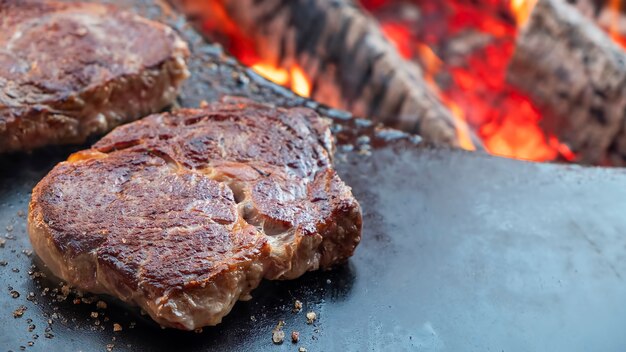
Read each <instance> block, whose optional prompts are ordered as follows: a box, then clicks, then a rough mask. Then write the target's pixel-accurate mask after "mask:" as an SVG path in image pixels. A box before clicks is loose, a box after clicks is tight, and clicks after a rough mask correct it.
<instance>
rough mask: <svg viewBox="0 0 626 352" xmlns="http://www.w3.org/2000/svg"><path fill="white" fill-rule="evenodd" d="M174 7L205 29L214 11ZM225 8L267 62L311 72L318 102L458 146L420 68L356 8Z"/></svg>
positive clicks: (343, 4)
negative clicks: (201, 24) (401, 54)
mask: <svg viewBox="0 0 626 352" xmlns="http://www.w3.org/2000/svg"><path fill="white" fill-rule="evenodd" d="M172 1H173V2H174V3H176V4H178V5H180V7H181V8H182V9H184V11H185V12H187V13H188V14H190V15H191V16H192V18H195V19H199V20H200V23H203V22H204V21H205V20H207V19H208V18H210V16H211V15H212V13H211V11H212V9H214V8H213V7H211V5H209V4H208V2H206V1H204V0H172ZM221 3H222V4H223V6H224V7H223V8H224V9H225V10H226V13H227V14H228V16H229V17H230V19H232V20H233V21H234V23H235V24H236V25H237V26H239V28H240V29H242V30H243V32H244V33H245V34H246V35H247V36H250V37H252V38H253V41H254V43H256V47H255V49H256V51H257V53H258V54H259V55H260V56H261V57H262V58H264V59H265V60H268V61H270V62H273V63H274V64H275V65H277V66H281V67H290V66H291V65H293V64H297V65H298V66H299V67H301V68H302V69H303V70H304V71H305V73H306V75H307V76H308V77H309V78H310V79H311V81H312V92H311V93H312V94H311V97H312V98H313V99H314V100H317V101H319V102H322V103H324V104H327V105H329V106H333V107H336V108H340V109H346V110H349V111H351V112H352V113H354V114H355V115H357V116H363V117H368V118H372V119H373V120H374V121H377V122H383V123H385V124H386V125H389V126H393V127H397V128H400V129H402V130H404V131H409V132H414V133H419V134H420V135H421V136H422V137H423V138H424V140H425V141H428V142H431V143H433V144H436V145H448V146H458V145H459V142H458V138H457V130H456V123H457V122H455V120H454V117H453V116H452V114H451V112H450V111H449V110H448V109H447V108H446V107H445V106H444V104H442V102H441V101H440V99H439V98H438V96H437V95H436V94H435V93H434V92H432V91H431V90H430V89H429V87H428V86H427V84H426V82H425V81H424V79H423V76H422V72H421V71H420V69H419V67H418V66H417V65H415V64H413V63H410V62H408V61H406V60H404V59H403V58H402V57H401V56H400V55H399V53H398V52H397V50H396V48H395V47H394V46H393V45H392V44H391V43H390V42H389V41H388V40H387V39H386V38H385V36H384V35H383V33H382V31H381V30H380V28H379V26H378V23H377V22H376V21H375V20H374V19H372V18H371V17H370V16H368V15H366V14H365V13H364V11H363V10H362V9H361V8H360V7H358V6H356V5H355V4H354V3H353V2H352V1H350V0H338V1H322V0H313V1H311V0H293V1H280V0H263V1H253V0H244V1H241V0H223V1H222V2H221ZM213 6H214V5H213ZM473 139H474V143H475V144H477V145H479V144H480V142H478V140H477V139H476V138H475V137H474V138H473Z"/></svg>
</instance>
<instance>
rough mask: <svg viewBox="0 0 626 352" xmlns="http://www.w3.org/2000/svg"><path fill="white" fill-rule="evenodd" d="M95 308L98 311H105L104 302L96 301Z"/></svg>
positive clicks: (105, 305)
mask: <svg viewBox="0 0 626 352" xmlns="http://www.w3.org/2000/svg"><path fill="white" fill-rule="evenodd" d="M96 308H98V309H107V304H106V302H105V301H98V302H97V303H96Z"/></svg>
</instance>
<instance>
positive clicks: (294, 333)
mask: <svg viewBox="0 0 626 352" xmlns="http://www.w3.org/2000/svg"><path fill="white" fill-rule="evenodd" d="M298 341H300V333H299V332H297V331H292V332H291V342H293V343H297V342H298Z"/></svg>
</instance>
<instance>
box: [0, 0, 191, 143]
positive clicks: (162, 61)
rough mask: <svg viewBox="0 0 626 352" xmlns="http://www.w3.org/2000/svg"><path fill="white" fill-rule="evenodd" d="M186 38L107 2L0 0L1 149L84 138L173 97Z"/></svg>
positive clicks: (182, 71) (181, 73)
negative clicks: (67, 2) (103, 3)
mask: <svg viewBox="0 0 626 352" xmlns="http://www.w3.org/2000/svg"><path fill="white" fill-rule="evenodd" d="M187 55H188V49H187V45H186V44H185V43H184V42H183V41H182V40H181V39H180V38H179V37H178V35H176V33H174V31H173V30H172V29H171V28H169V27H167V26H164V25H162V24H159V23H156V22H152V21H149V20H147V19H144V18H141V17H139V16H136V15H133V14H131V13H128V12H123V11H119V10H117V9H115V8H112V7H110V6H103V5H98V4H81V3H76V4H62V3H57V2H52V1H33V0H0V152H7V151H16V150H29V149H33V148H37V147H41V146H44V145H48V144H62V143H79V142H84V141H85V139H86V138H87V137H88V136H89V135H93V134H98V133H103V132H106V131H108V130H110V129H111V128H113V127H115V126H117V125H119V124H121V123H124V122H127V121H131V120H135V119H137V118H140V117H143V116H145V115H148V114H150V113H154V112H158V111H160V110H161V109H163V108H164V107H166V106H167V105H169V104H170V103H171V102H172V101H173V100H174V98H175V97H176V94H177V89H178V86H179V85H180V84H181V83H182V81H183V80H184V79H185V78H186V77H187V75H188V73H187V68H186V65H185V58H186V56H187Z"/></svg>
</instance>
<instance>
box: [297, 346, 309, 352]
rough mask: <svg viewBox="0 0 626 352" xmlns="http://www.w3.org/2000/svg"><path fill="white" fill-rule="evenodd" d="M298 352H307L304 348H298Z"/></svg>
mask: <svg viewBox="0 0 626 352" xmlns="http://www.w3.org/2000/svg"><path fill="white" fill-rule="evenodd" d="M298 352H307V351H306V348H304V347H300V348H298Z"/></svg>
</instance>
